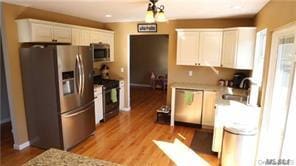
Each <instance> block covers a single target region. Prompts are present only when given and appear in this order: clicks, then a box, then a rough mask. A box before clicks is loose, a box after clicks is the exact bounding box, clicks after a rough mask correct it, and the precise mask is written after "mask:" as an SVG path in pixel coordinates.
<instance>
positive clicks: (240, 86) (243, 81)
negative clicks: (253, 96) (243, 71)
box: [239, 77, 255, 88]
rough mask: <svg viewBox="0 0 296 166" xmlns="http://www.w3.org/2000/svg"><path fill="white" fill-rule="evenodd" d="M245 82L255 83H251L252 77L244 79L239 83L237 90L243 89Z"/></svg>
mask: <svg viewBox="0 0 296 166" xmlns="http://www.w3.org/2000/svg"><path fill="white" fill-rule="evenodd" d="M247 80H249V81H250V82H251V84H253V83H255V82H253V78H252V77H246V78H244V79H243V80H242V81H241V83H240V85H239V88H244V84H245V81H247Z"/></svg>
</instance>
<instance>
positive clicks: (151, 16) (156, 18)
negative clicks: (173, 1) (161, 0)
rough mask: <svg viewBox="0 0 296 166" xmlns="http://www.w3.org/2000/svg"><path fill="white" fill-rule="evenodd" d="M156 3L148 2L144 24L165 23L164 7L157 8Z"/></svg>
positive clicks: (152, 0)
mask: <svg viewBox="0 0 296 166" xmlns="http://www.w3.org/2000/svg"><path fill="white" fill-rule="evenodd" d="M157 1H158V0H150V2H149V4H148V9H147V12H146V17H145V22H147V23H154V22H165V21H167V20H166V17H165V15H164V6H163V5H160V7H157V6H156V3H157Z"/></svg>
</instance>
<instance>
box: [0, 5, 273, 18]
mask: <svg viewBox="0 0 296 166" xmlns="http://www.w3.org/2000/svg"><path fill="white" fill-rule="evenodd" d="M0 1H1V0H0ZM2 1H5V2H7V3H14V4H18V5H23V6H28V7H32V8H37V9H43V10H47V11H53V12H57V13H63V14H67V15H72V16H77V17H81V18H86V19H90V20H95V21H100V22H127V21H143V20H144V17H145V11H146V10H147V6H148V0H2ZM268 1H269V0H159V2H158V3H157V4H158V5H161V4H163V5H165V14H166V16H167V18H168V19H169V20H174V19H207V18H238V17H240V18H241V17H253V16H254V15H255V14H256V13H257V12H258V11H260V9H262V8H263V6H264V5H265V4H266V3H267V2H268ZM108 15H109V17H108ZM110 15H111V17H110Z"/></svg>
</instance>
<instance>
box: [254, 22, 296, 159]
mask: <svg viewBox="0 0 296 166" xmlns="http://www.w3.org/2000/svg"><path fill="white" fill-rule="evenodd" d="M272 40H273V41H272V50H271V58H270V67H269V76H268V84H267V92H266V94H265V98H266V101H265V104H264V108H265V110H264V114H263V122H262V128H261V130H262V131H261V134H262V140H261V142H263V143H265V146H264V147H261V148H260V149H259V151H260V152H261V153H263V154H262V155H263V156H265V157H266V158H272V159H288V158H286V156H283V155H288V154H291V151H292V150H294V152H295V144H294V141H293V143H291V142H290V141H291V138H292V137H293V138H294V139H295V131H292V130H291V127H292V128H294V127H295V119H293V120H291V117H293V116H294V117H295V97H294V98H293V97H291V96H295V88H296V86H295V80H296V78H295V68H296V66H295V65H296V25H295V26H292V27H290V28H285V29H283V30H279V31H275V32H274V34H273V36H272ZM293 108H294V109H293ZM294 130H295V129H294ZM271 145H272V146H271ZM290 146H291V147H290ZM292 147H293V148H292ZM295 154H296V153H294V155H295ZM295 159H296V158H293V160H295ZM294 162H295V161H294Z"/></svg>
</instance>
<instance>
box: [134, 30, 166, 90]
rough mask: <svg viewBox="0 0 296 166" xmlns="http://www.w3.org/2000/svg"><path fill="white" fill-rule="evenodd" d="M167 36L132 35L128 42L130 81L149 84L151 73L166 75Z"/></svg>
mask: <svg viewBox="0 0 296 166" xmlns="http://www.w3.org/2000/svg"><path fill="white" fill-rule="evenodd" d="M168 39H169V38H168V36H167V35H134V36H132V37H131V40H130V77H131V78H130V81H131V83H134V84H146V85H147V84H148V85H149V84H150V76H151V72H154V73H155V74H156V75H158V74H161V75H165V74H168V66H167V62H168Z"/></svg>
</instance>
